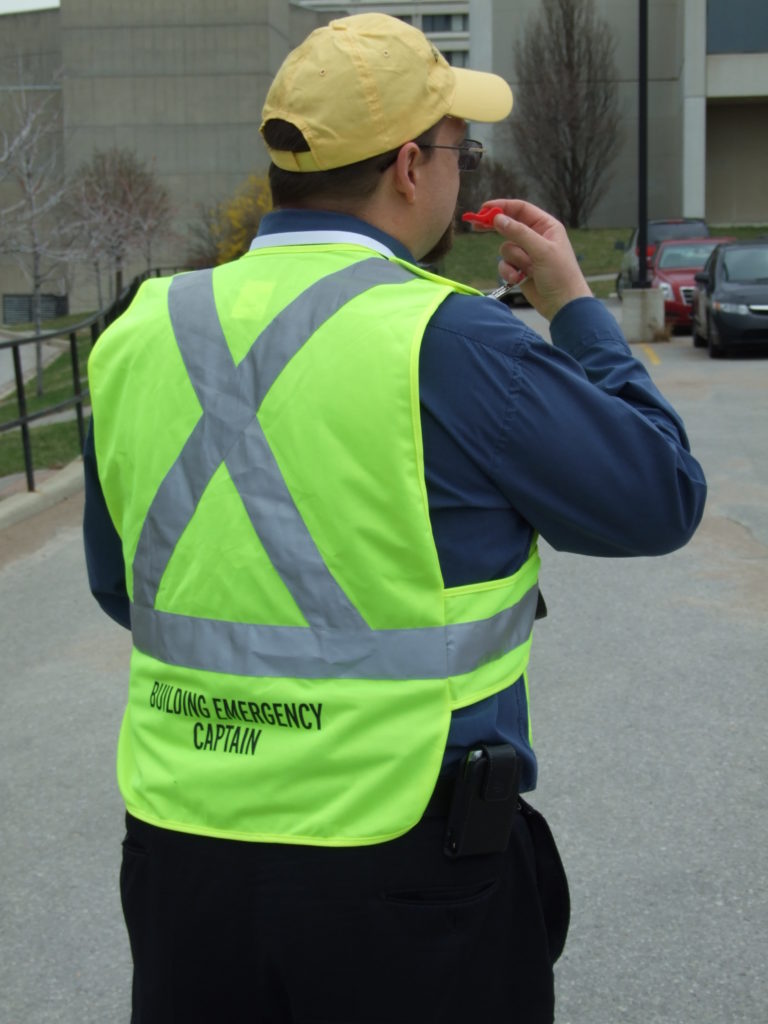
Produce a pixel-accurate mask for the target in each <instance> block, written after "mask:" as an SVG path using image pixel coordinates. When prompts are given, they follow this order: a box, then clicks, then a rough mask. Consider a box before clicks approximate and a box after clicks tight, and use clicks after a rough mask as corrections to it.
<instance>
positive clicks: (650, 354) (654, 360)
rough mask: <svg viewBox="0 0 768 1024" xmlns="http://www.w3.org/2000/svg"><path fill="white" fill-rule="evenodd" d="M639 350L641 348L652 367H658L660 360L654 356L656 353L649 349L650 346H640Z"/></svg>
mask: <svg viewBox="0 0 768 1024" xmlns="http://www.w3.org/2000/svg"><path fill="white" fill-rule="evenodd" d="M640 348H642V350H643V352H645V354H646V355H647V356H648V358H649V359H650V361H651V362H652V363H653V365H654V366H658V365H659V363H660V362H661V360H660V359H659V357H658V356H657V355H656V353H655V352H654V351H653V349H652V348H651V346H650V345H641V346H640Z"/></svg>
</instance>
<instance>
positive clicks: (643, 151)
mask: <svg viewBox="0 0 768 1024" xmlns="http://www.w3.org/2000/svg"><path fill="white" fill-rule="evenodd" d="M639 14H640V23H639V26H638V71H637V93H638V103H637V230H638V234H637V248H638V271H639V272H638V277H637V287H638V288H647V287H648V0H639Z"/></svg>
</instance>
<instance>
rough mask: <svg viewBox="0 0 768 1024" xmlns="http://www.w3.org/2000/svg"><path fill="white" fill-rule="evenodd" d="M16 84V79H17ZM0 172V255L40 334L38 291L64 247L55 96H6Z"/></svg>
mask: <svg viewBox="0 0 768 1024" xmlns="http://www.w3.org/2000/svg"><path fill="white" fill-rule="evenodd" d="M20 81H21V75H20ZM0 173H1V176H2V177H3V178H4V179H7V180H8V182H9V183H10V184H11V189H10V190H7V191H6V197H7V198H6V200H5V203H6V205H5V208H4V209H2V210H0V225H2V226H1V227H0V252H2V253H4V254H6V255H8V256H9V257H11V258H12V259H13V260H14V262H15V263H16V264H17V266H18V267H19V268H20V269H21V271H22V273H23V274H24V276H25V277H26V279H27V280H28V281H29V283H30V286H31V288H32V320H33V322H34V326H35V332H36V333H38V334H39V333H40V331H41V329H42V290H43V285H44V284H45V282H46V281H47V280H48V279H49V278H51V277H52V276H54V275H56V274H59V273H60V272H61V263H62V260H63V259H64V258H65V256H66V248H67V242H66V238H65V230H64V226H63V224H62V222H61V220H60V219H59V217H58V216H57V215H58V213H59V211H60V210H61V209H62V204H63V203H64V200H65V198H66V195H67V184H66V181H65V178H64V174H63V171H62V152H61V106H60V100H59V95H58V93H57V92H56V91H44V90H30V89H27V88H25V87H24V86H23V85H20V86H19V87H18V88H15V89H13V90H12V91H11V99H10V103H9V114H8V121H7V123H6V127H5V128H2V129H0ZM36 350H37V352H36V357H37V358H36V378H37V381H36V383H37V393H38V395H40V394H42V390H43V379H42V374H43V365H42V344H38V345H37V346H36Z"/></svg>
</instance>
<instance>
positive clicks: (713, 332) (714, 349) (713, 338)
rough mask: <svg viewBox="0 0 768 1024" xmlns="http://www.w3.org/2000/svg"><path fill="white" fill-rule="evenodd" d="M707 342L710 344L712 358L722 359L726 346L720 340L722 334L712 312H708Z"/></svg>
mask: <svg viewBox="0 0 768 1024" xmlns="http://www.w3.org/2000/svg"><path fill="white" fill-rule="evenodd" d="M707 344H708V345H709V358H710V359H720V358H721V357H722V356H724V355H725V346H724V345H723V343H722V342H721V341H720V335H719V334H718V332H717V328H716V327H715V322H714V320H713V319H712V314H711V313H707Z"/></svg>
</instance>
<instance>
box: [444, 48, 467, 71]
mask: <svg viewBox="0 0 768 1024" xmlns="http://www.w3.org/2000/svg"><path fill="white" fill-rule="evenodd" d="M443 56H444V57H445V59H446V60H447V61H448V63H449V64H450V65H452V67H454V68H465V67H467V65H468V64H469V52H468V51H467V50H446V51H444V52H443Z"/></svg>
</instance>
